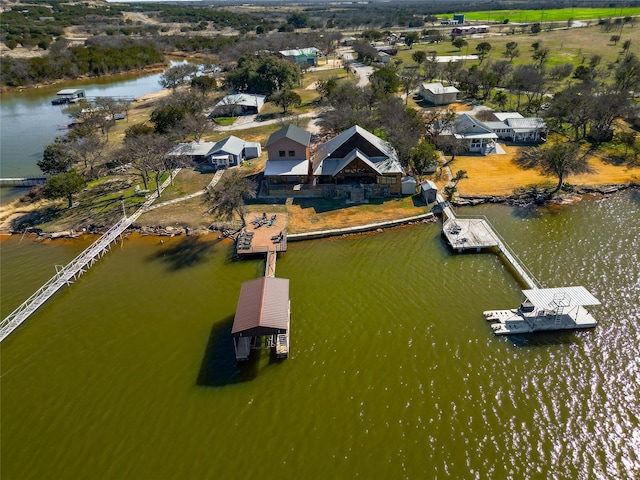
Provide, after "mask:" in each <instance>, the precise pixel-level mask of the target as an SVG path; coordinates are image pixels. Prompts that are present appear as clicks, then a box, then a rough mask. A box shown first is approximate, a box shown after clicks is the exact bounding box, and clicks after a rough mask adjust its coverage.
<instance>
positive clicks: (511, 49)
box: [504, 42, 520, 62]
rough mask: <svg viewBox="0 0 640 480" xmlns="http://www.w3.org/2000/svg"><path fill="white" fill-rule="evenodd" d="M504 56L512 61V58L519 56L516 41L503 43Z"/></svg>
mask: <svg viewBox="0 0 640 480" xmlns="http://www.w3.org/2000/svg"><path fill="white" fill-rule="evenodd" d="M505 48H506V50H505V52H504V56H505V57H508V58H509V61H511V62H513V59H514V58H516V57H519V56H520V51H519V50H518V44H517V43H516V42H507V44H506V45H505Z"/></svg>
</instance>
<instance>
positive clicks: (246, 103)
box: [216, 93, 267, 110]
mask: <svg viewBox="0 0 640 480" xmlns="http://www.w3.org/2000/svg"><path fill="white" fill-rule="evenodd" d="M266 98H267V96H266V95H256V94H253V93H235V94H232V95H227V96H225V97H222V99H220V101H219V102H218V103H216V107H222V106H226V105H241V106H243V107H256V108H257V109H258V110H260V109H261V108H262V106H263V105H264V102H265V100H266Z"/></svg>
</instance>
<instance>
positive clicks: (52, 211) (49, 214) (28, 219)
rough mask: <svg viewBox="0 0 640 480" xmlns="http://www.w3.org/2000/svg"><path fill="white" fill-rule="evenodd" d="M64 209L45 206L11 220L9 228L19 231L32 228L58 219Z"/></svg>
mask: <svg viewBox="0 0 640 480" xmlns="http://www.w3.org/2000/svg"><path fill="white" fill-rule="evenodd" d="M63 212H64V210H62V209H61V208H58V207H53V206H52V207H45V208H40V209H38V210H35V211H33V212H29V213H27V214H25V215H22V216H20V217H18V218H16V219H14V220H12V221H11V228H12V229H13V230H14V231H21V230H25V229H27V228H32V227H35V226H37V225H42V224H44V223H49V222H53V221H55V220H58V219H59V218H60V217H61V216H62V214H63Z"/></svg>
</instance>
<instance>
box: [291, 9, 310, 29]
mask: <svg viewBox="0 0 640 480" xmlns="http://www.w3.org/2000/svg"><path fill="white" fill-rule="evenodd" d="M287 23H288V24H290V25H293V26H294V28H306V27H308V26H309V15H307V14H306V13H303V12H293V13H291V15H289V16H288V17H287Z"/></svg>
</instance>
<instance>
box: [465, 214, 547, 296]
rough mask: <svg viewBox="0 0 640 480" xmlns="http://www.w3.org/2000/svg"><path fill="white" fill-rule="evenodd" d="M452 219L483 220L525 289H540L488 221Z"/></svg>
mask: <svg viewBox="0 0 640 480" xmlns="http://www.w3.org/2000/svg"><path fill="white" fill-rule="evenodd" d="M453 218H454V219H455V218H460V219H478V220H484V221H485V222H486V223H487V225H488V226H489V228H490V229H491V231H492V233H493V235H495V236H496V238H497V239H498V249H499V250H500V252H501V253H502V254H503V255H504V257H505V258H506V259H507V261H508V262H509V263H510V264H511V266H512V267H513V269H514V270H516V272H517V273H518V275H520V277H521V278H522V280H523V281H524V283H525V284H526V285H527V287H529V288H540V286H541V283H540V282H539V281H538V279H537V278H536V277H535V275H534V274H533V273H531V271H530V270H529V269H528V268H527V266H526V265H525V263H524V262H523V261H522V259H521V258H520V257H519V256H518V255H517V254H516V253H515V252H514V251H513V250H512V249H511V247H509V244H508V243H507V241H506V240H505V239H504V238H502V236H501V235H500V234H499V233H498V230H496V228H495V227H494V226H493V225H492V224H491V222H490V221H489V219H487V217H486V216H484V215H455V217H453Z"/></svg>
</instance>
